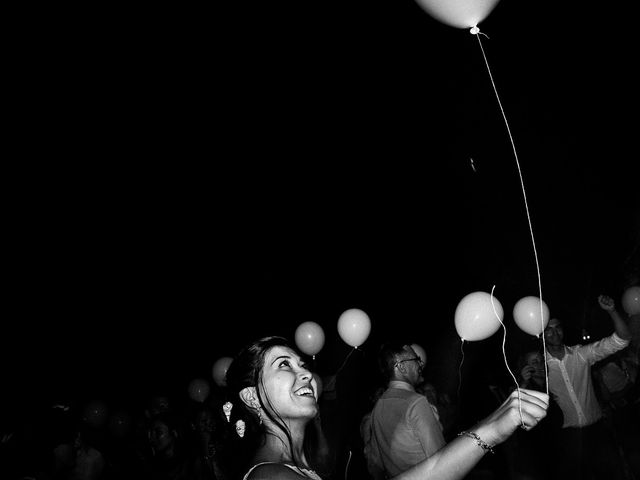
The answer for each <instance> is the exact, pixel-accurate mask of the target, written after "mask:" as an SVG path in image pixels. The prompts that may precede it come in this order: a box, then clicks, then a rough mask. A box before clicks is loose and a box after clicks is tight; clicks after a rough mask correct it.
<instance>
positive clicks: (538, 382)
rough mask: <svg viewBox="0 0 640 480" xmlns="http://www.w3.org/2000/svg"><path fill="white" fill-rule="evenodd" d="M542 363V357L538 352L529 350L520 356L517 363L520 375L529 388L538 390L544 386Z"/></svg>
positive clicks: (543, 361)
mask: <svg viewBox="0 0 640 480" xmlns="http://www.w3.org/2000/svg"><path fill="white" fill-rule="evenodd" d="M544 363H545V360H544V357H543V356H542V352H540V351H539V350H530V351H528V352H525V353H524V354H522V355H521V357H520V359H519V363H518V365H519V367H520V375H521V377H522V378H523V380H525V381H527V382H528V383H527V384H528V386H529V387H530V388H536V389H540V388H541V387H544V386H545V384H546V382H545V379H546V377H545V368H544Z"/></svg>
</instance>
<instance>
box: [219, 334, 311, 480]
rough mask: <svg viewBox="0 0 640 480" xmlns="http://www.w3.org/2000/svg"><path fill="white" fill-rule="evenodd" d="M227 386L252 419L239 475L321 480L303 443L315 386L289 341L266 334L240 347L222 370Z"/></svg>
mask: <svg viewBox="0 0 640 480" xmlns="http://www.w3.org/2000/svg"><path fill="white" fill-rule="evenodd" d="M227 386H228V387H229V389H230V391H231V392H233V394H236V395H238V400H239V402H238V403H239V406H240V409H241V410H243V411H244V412H245V413H246V415H245V417H246V418H247V419H248V421H249V422H251V426H250V428H248V429H247V430H248V431H251V432H252V435H246V436H245V438H247V442H251V443H252V448H248V449H247V451H248V452H249V454H250V458H246V459H242V460H241V461H242V462H244V463H245V465H243V466H242V467H240V468H241V471H243V472H244V471H247V469H248V472H247V473H246V475H245V476H244V478H246V479H252V478H282V479H288V478H301V477H302V478H313V479H320V477H319V476H318V475H317V474H316V473H315V472H314V471H313V470H312V465H314V464H316V460H317V459H316V458H313V453H312V452H311V451H310V449H309V448H308V446H307V444H306V443H305V429H306V427H307V424H308V423H309V422H310V421H311V420H313V419H315V418H317V415H318V404H317V399H318V398H317V397H318V395H317V391H318V386H317V383H316V380H315V378H314V376H313V374H312V373H311V371H310V370H309V369H308V368H307V365H306V364H305V362H304V361H303V359H302V358H301V356H300V355H299V354H298V352H297V351H296V350H295V349H294V348H293V347H292V346H291V345H290V344H289V342H288V341H287V340H286V339H285V338H282V337H265V338H262V339H260V340H257V341H255V342H253V343H251V344H249V345H247V346H246V347H244V348H243V349H242V350H241V351H240V352H239V353H238V355H237V356H236V357H235V359H234V360H233V362H232V363H231V365H230V366H229V369H228V370H227ZM314 423H316V422H314Z"/></svg>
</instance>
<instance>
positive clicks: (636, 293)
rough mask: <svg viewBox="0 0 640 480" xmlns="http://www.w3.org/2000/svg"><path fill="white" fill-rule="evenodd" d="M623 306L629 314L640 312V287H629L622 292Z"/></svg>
mask: <svg viewBox="0 0 640 480" xmlns="http://www.w3.org/2000/svg"><path fill="white" fill-rule="evenodd" d="M622 308H624V311H625V312H627V314H628V315H636V314H638V313H640V287H638V286H635V287H629V288H627V289H626V290H625V291H624V293H623V294H622Z"/></svg>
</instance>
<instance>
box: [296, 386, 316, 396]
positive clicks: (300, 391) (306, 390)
mask: <svg viewBox="0 0 640 480" xmlns="http://www.w3.org/2000/svg"><path fill="white" fill-rule="evenodd" d="M296 395H313V390H311V389H310V388H309V387H302V388H300V389H298V391H297V392H296Z"/></svg>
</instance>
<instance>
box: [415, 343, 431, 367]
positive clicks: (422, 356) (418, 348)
mask: <svg viewBox="0 0 640 480" xmlns="http://www.w3.org/2000/svg"><path fill="white" fill-rule="evenodd" d="M411 348H413V351H414V352H416V354H417V355H418V356H419V357H420V359H421V360H422V363H423V365H426V364H427V352H426V351H425V349H424V348H422V347H421V346H420V345H418V344H417V343H412V344H411Z"/></svg>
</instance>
